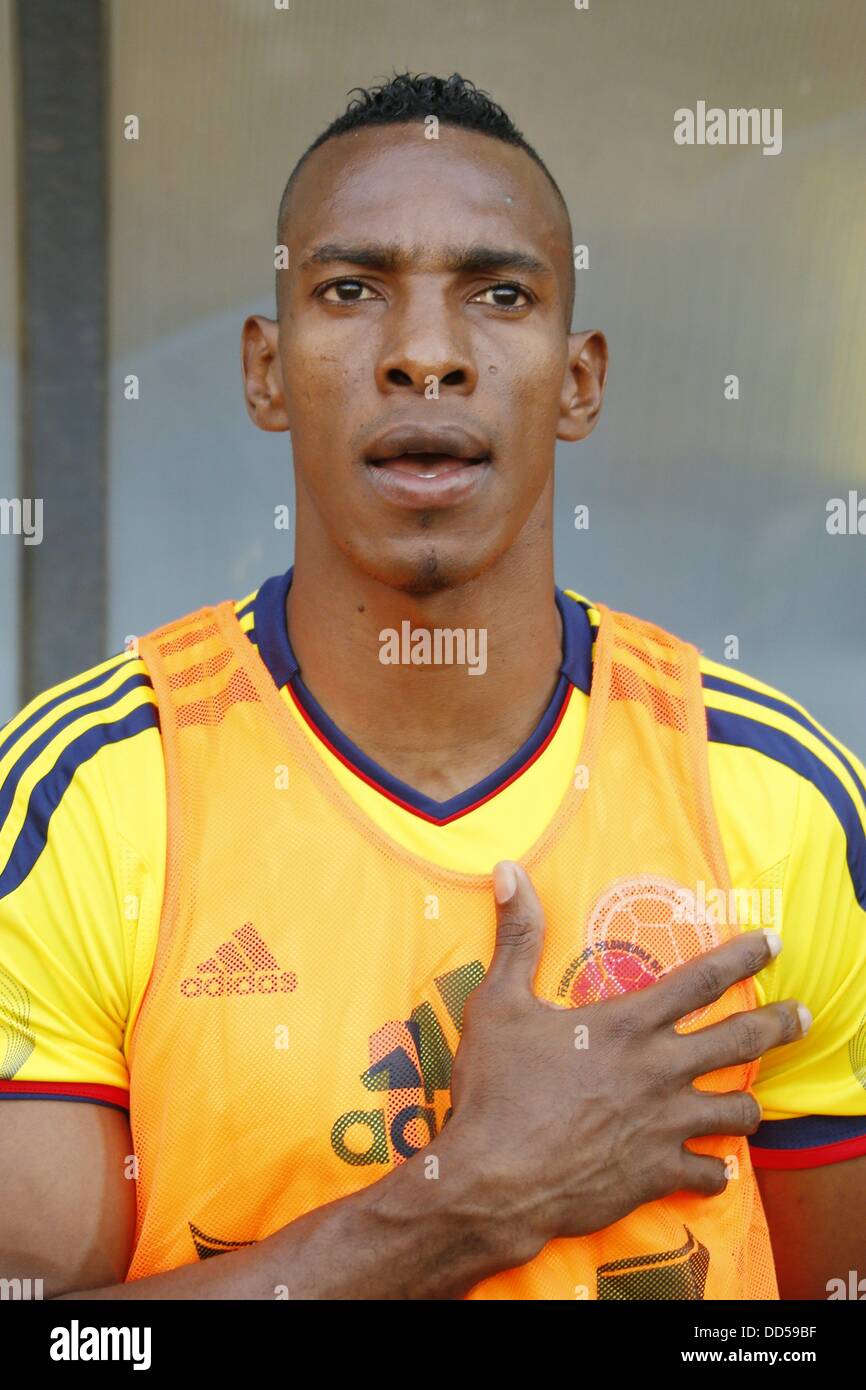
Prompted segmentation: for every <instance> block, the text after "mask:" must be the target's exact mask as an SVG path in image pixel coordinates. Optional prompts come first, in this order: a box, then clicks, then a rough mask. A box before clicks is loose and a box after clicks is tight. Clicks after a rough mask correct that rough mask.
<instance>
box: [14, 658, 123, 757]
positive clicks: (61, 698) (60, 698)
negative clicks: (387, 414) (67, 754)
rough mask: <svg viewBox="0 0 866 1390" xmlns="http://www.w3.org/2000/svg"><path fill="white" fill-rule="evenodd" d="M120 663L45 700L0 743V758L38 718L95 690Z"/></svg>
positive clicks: (108, 678)
mask: <svg viewBox="0 0 866 1390" xmlns="http://www.w3.org/2000/svg"><path fill="white" fill-rule="evenodd" d="M130 660H135V658H134V657H130ZM122 665H123V663H122V662H120V661H119V662H118V663H117V665H116V666H112V667H111V669H110V670H109V671H102V672H100V673H99V675H96V676H91V677H90V679H89V680H84V681H81V683H80V684H79V685H73V686H70V688H69V689H68V690H63V691H61V692H60V694H59V695H55V696H54V698H53V699H51V700H46V702H45V704H44V705H40V706H39V708H38V709H36V710H34V711H33V713H32V714H31V715H29V716H28V717H27V719H25V720H24V722H23V723H22V724H19V725H18V728H17V729H14V730H13V731H12V733H11V734H10V735H9V737H8V738H7V739H6V741H5V743H2V744H0V758H5V756H6V754H7V753H8V752H9V749H10V748H11V747H12V745H13V744H14V743H16V742H17V741H18V739H20V738H21V736H22V734H26V733H27V732H28V730H29V729H32V728H33V725H34V724H38V723H39V721H40V719H44V718H45V715H46V714H49V713H50V712H51V710H53V709H56V708H57V706H58V705H62V704H63V703H64V702H65V701H67V700H72V699H74V698H75V696H76V695H84V694H86V692H87V691H88V690H95V689H96V688H97V686H100V685H105V683H106V681H109V680H111V678H112V676H114V675H116V674H117V672H118V671H119V670H120V668H121V666H122ZM150 684H151V681H150V677H149V676H145V675H142V676H140V677H139V685H150ZM128 688H129V687H128V686H124V689H128ZM89 708H91V709H92V708H93V706H92V705H91V706H89ZM4 727H5V726H4ZM54 727H55V728H60V727H61V726H60V725H55V726H54ZM2 732H3V731H2V729H0V733H2Z"/></svg>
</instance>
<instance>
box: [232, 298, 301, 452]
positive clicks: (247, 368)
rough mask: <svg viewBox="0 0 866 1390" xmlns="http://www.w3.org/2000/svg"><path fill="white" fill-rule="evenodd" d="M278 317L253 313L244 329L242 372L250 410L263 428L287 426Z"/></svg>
mask: <svg viewBox="0 0 866 1390" xmlns="http://www.w3.org/2000/svg"><path fill="white" fill-rule="evenodd" d="M279 333H280V326H279V324H278V323H277V321H276V319H268V318H265V317H264V315H263V314H250V317H249V318H248V319H247V320H246V322H245V323H244V326H243V329H242V331H241V372H242V373H243V378H244V396H245V398H246V403H247V414H248V415H249V417H250V419H251V420H252V422H253V424H254V425H258V427H259V429H260V430H287V429H288V428H289V417H288V414H287V413H286V401H285V392H284V390H283V373H282V369H281V367H280V354H279Z"/></svg>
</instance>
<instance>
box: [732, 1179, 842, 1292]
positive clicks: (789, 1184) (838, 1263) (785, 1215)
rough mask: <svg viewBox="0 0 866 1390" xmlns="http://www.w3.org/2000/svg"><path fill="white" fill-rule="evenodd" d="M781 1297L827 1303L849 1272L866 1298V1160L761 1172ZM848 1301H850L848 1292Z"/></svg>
mask: <svg viewBox="0 0 866 1390" xmlns="http://www.w3.org/2000/svg"><path fill="white" fill-rule="evenodd" d="M756 1176H757V1179H758V1186H759V1187H760V1189H761V1197H762V1199H763V1203H764V1211H765V1213H766V1216H767V1224H768V1226H769V1228H770V1238H771V1240H772V1243H773V1254H774V1256H775V1260H776V1274H777V1277H778V1280H779V1294H780V1296H781V1297H782V1298H786V1299H787V1298H809V1299H826V1298H828V1297H829V1296H830V1293H831V1292H832V1290H833V1286H832V1285H831V1284H830V1280H832V1279H841V1280H843V1281H844V1285H845V1288H846V1290H847V1288H848V1276H849V1271H850V1270H852V1269H853V1270H855V1271H856V1279H857V1280H860V1279H863V1280H864V1283H863V1285H862V1289H860V1290H858V1296H859V1297H861V1298H862V1297H864V1296H866V1157H863V1158H853V1159H849V1160H848V1161H847V1162H844V1163H831V1164H827V1165H824V1166H822V1167H820V1168H802V1169H795V1170H793V1171H785V1170H783V1169H770V1168H765V1169H760V1168H759V1169H758V1170H757V1173H756ZM844 1296H845V1297H850V1296H851V1295H850V1293H846V1294H845V1295H844Z"/></svg>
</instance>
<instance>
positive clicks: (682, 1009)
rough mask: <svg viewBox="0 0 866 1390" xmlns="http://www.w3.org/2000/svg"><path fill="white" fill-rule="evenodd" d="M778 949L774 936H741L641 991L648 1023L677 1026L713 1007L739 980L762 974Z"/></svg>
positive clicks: (763, 933)
mask: <svg viewBox="0 0 866 1390" xmlns="http://www.w3.org/2000/svg"><path fill="white" fill-rule="evenodd" d="M781 949H782V939H781V937H780V936H779V935H778V933H777V932H773V931H765V930H761V931H747V932H741V933H740V934H739V935H738V936H735V937H733V938H732V939H731V940H730V941H726V942H725V943H724V945H722V946H716V948H715V949H714V950H712V951H707V953H706V955H703V956H698V957H697V958H696V959H695V960H691V961H689V962H688V963H687V964H686V965H680V966H677V968H676V969H675V970H672V971H671V972H670V974H668V975H665V977H664V979H662V980H658V981H656V983H655V984H654V985H650V986H649V987H648V988H647V989H645V990H643V991H642V992H641V993H642V1001H643V1000H645V1001H646V1005H645V1007H646V1009H647V1016H648V1019H651V1020H652V1021H654V1022H656V1023H658V1024H663V1023H676V1022H677V1020H678V1019H681V1018H685V1016H686V1014H690V1013H692V1011H693V1010H695V1009H701V1008H704V1007H705V1006H706V1005H707V1004H713V1003H715V1001H716V1000H717V999H721V997H722V995H723V994H724V992H725V990H726V989H730V987H731V985H734V984H736V983H737V981H738V980H747V979H748V978H749V976H750V975H756V974H757V973H758V971H759V970H763V969H764V967H765V966H767V965H769V964H770V962H771V961H772V960H773V959H774V957H775V956H777V955H778V954H779V951H780V950H781Z"/></svg>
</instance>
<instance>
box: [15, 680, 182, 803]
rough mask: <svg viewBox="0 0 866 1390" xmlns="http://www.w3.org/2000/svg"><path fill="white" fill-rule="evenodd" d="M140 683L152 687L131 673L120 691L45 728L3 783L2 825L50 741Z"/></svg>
mask: <svg viewBox="0 0 866 1390" xmlns="http://www.w3.org/2000/svg"><path fill="white" fill-rule="evenodd" d="M139 686H147V687H148V688H150V689H152V688H153V687H152V685H151V681H150V677H149V676H144V675H141V674H139V675H137V676H129V677H128V678H127V679H126V680H125V681H123V682H122V684H120V685H119V686H118V687H117V689H116V690H112V691H111V693H110V694H108V695H103V697H102V699H101V700H92V701H91V702H90V704H87V705H78V706H76V707H75V708H74V709H70V710H67V711H66V713H65V714H63V715H61V717H60V718H59V719H58V720H57V722H56V723H54V724H52V725H51V727H50V728H48V729H44V730H43V731H42V733H41V734H40V735H39V737H38V738H35V739H34V740H33V742H32V743H31V744H29V745H28V746H27V747H26V748H25V749H24V751H23V752H22V754H21V756H20V758H19V759H18V761H17V762H16V763H13V765H12V767H11V768H10V769H9V773H8V775H7V776H6V778H5V779H4V781H3V785H2V786H0V825H2V824H3V822H4V821H5V819H6V817H7V816H8V814H9V810H10V808H11V806H12V803H13V801H14V800H15V793H16V791H17V790H18V783H19V782H20V781H21V778H22V777H23V775H24V773H25V772H26V771H27V769H28V767H29V766H30V764H31V763H34V762H35V761H36V759H37V758H38V757H39V755H40V753H42V752H44V750H45V749H46V748H47V747H48V745H49V743H52V742H53V741H54V739H55V738H56V737H57V735H58V734H59V733H60V732H61V731H62V730H63V729H66V728H68V726H69V725H70V724H74V723H75V722H76V720H78V719H83V718H84V717H85V716H86V715H88V714H96V713H97V712H98V711H99V710H104V709H110V708H111V706H112V705H116V704H118V702H119V701H120V700H122V699H123V697H124V696H125V695H128V694H129V692H130V690H135V689H136V688H137V687H139ZM148 704H149V707H150V708H151V709H153V708H154V706H153V705H150V703H149V702H148Z"/></svg>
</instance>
